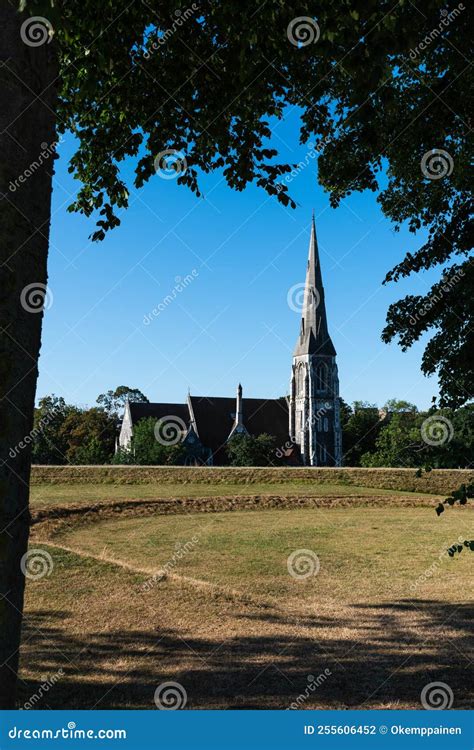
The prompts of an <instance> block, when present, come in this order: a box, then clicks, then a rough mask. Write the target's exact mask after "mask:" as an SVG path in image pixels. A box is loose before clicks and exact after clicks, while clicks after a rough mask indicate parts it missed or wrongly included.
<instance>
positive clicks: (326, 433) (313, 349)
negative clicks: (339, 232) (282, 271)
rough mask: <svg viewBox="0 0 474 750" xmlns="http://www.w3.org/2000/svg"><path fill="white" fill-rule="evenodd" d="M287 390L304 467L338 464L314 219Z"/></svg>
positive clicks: (330, 350) (334, 379)
mask: <svg viewBox="0 0 474 750" xmlns="http://www.w3.org/2000/svg"><path fill="white" fill-rule="evenodd" d="M290 389H291V390H290V410H289V411H290V438H291V439H292V441H293V442H294V443H295V444H296V445H298V446H299V448H300V451H301V458H302V460H303V463H304V464H305V465H307V466H340V465H341V461H342V435H341V423H340V416H339V411H340V410H339V379H338V374H337V365H336V350H335V349H334V345H333V343H332V341H331V337H330V336H329V332H328V324H327V317H326V305H325V302H324V288H323V282H322V276H321V265H320V261H319V251H318V243H317V240H316V227H315V224H314V215H313V220H312V224H311V238H310V241H309V257H308V268H307V271H306V283H305V290H304V300H303V311H302V317H301V328H300V334H299V336H298V341H297V343H296V348H295V351H294V354H293V367H292V373H291V386H290Z"/></svg>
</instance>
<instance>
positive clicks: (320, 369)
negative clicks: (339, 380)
mask: <svg viewBox="0 0 474 750" xmlns="http://www.w3.org/2000/svg"><path fill="white" fill-rule="evenodd" d="M327 375H328V370H327V367H326V365H325V364H324V362H321V364H319V365H318V366H317V368H316V390H318V391H325V390H326V388H327Z"/></svg>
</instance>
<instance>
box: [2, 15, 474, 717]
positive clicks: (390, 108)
mask: <svg viewBox="0 0 474 750" xmlns="http://www.w3.org/2000/svg"><path fill="white" fill-rule="evenodd" d="M443 7H444V4H443V2H442V1H441V0H427V2H425V3H424V5H423V13H420V12H419V10H418V8H416V7H415V6H414V5H413V4H411V3H405V2H400V3H396V4H393V3H390V2H388V0H381V1H380V2H375V1H374V0H371V1H370V2H367V0H350V1H349V0H340V2H339V3H337V5H334V4H330V3H323V2H321V0H318V2H309V3H308V4H307V5H306V6H305V13H306V14H307V31H309V33H310V35H311V34H312V39H310V42H311V41H312V42H314V43H309V44H308V43H306V42H307V37H305V36H304V35H303V37H297V36H294V35H293V38H291V37H292V32H291V31H290V27H289V24H290V22H291V21H292V20H293V19H295V18H297V17H299V16H301V5H300V4H298V3H293V2H288V1H287V0H269V1H268V2H266V3H263V4H261V5H260V6H259V7H258V9H257V12H256V9H255V3H253V2H250V0H243V1H242V2H239V3H234V4H233V3H222V2H219V1H218V0H208V1H207V2H206V3H205V4H203V5H202V6H201V5H200V6H199V9H198V11H197V12H195V13H194V14H192V15H190V16H189V17H188V18H187V19H186V22H185V23H182V24H181V25H179V26H176V23H175V22H176V11H177V10H180V8H179V3H178V2H176V1H175V0H160V2H157V1H154V2H152V3H137V2H133V3H129V2H125V0H115V1H114V2H112V0H105V2H102V3H101V6H100V13H98V12H97V3H96V2H92V0H83V2H81V3H79V2H77V0H72V1H71V2H68V3H66V2H54V3H53V2H52V1H50V2H46V0H41V1H39V0H24V2H22V3H21V8H22V10H23V13H22V14H18V13H17V8H16V7H15V4H14V3H9V2H2V3H0V57H1V59H2V61H4V64H3V66H2V75H1V78H0V87H1V90H0V94H1V100H2V108H1V110H0V134H1V135H0V154H1V160H2V164H1V166H2V168H1V169H0V194H1V195H2V196H3V197H4V200H3V206H2V212H1V214H0V222H1V223H0V232H1V235H2V246H1V249H0V252H1V272H0V273H1V277H0V288H1V289H2V298H1V299H0V330H2V331H3V332H4V333H3V334H2V339H1V344H0V346H1V349H0V363H1V364H0V422H1V424H3V425H7V429H6V431H5V432H4V433H3V434H2V435H0V467H1V468H0V488H1V489H0V492H1V496H0V546H1V548H2V550H3V565H2V568H1V572H0V603H1V604H0V627H1V638H0V664H6V662H7V660H8V659H9V660H10V661H9V665H8V668H7V667H5V666H4V667H2V668H1V669H0V707H10V706H12V705H13V701H14V685H15V672H16V665H17V657H16V656H14V655H15V654H17V652H18V645H19V625H20V622H21V611H22V605H23V586H24V581H23V578H22V575H21V573H20V572H19V571H20V570H21V568H20V561H21V558H22V556H23V554H24V553H25V552H26V547H27V538H28V520H29V516H28V490H27V487H28V481H29V469H30V459H31V451H28V450H25V451H23V452H22V453H21V454H19V455H18V456H16V457H15V459H9V458H8V454H9V451H10V449H11V447H12V446H14V445H16V444H18V443H19V441H21V439H22V438H23V437H24V436H25V435H27V434H29V433H30V431H31V429H32V426H33V409H34V397H35V387H36V377H37V362H38V355H39V348H40V339H41V320H42V311H41V305H39V304H38V303H37V302H36V305H33V306H32V304H31V300H30V298H31V294H30V292H31V290H32V289H36V290H40V297H41V296H43V297H44V295H45V293H46V291H45V289H46V282H47V273H46V261H47V252H48V238H49V223H50V213H51V184H52V183H51V179H52V172H53V159H52V158H51V159H45V160H43V161H41V162H38V155H39V154H40V153H41V150H42V144H43V143H46V144H48V145H52V144H53V143H54V142H55V141H56V139H57V135H58V133H64V132H66V131H70V132H73V133H74V134H75V136H76V139H77V144H78V147H77V151H76V153H75V154H74V156H73V157H72V160H71V169H72V171H73V173H74V174H75V176H76V177H77V178H78V179H79V180H80V181H81V183H82V186H81V188H80V190H79V192H78V194H77V197H76V200H75V201H74V203H73V205H72V207H71V208H72V210H78V211H81V212H82V213H84V214H85V215H86V216H92V215H94V218H96V219H97V230H96V232H95V233H94V235H93V236H94V238H95V239H101V238H103V237H104V235H105V232H106V231H107V230H108V229H110V228H113V227H115V226H117V225H118V224H119V219H118V216H117V213H118V212H119V211H120V210H121V209H123V208H125V207H126V206H127V204H128V190H127V187H126V185H125V183H124V182H123V180H122V178H121V175H120V169H119V168H120V165H121V163H122V162H123V160H124V159H125V158H127V157H131V158H132V159H134V160H135V163H136V170H135V180H134V185H135V187H140V186H141V185H142V184H143V182H144V181H146V180H148V179H149V178H150V177H152V176H153V175H154V174H155V163H156V160H157V158H158V165H160V164H162V162H163V159H165V161H166V158H165V157H164V156H163V152H164V151H166V150H168V149H172V150H173V151H174V153H175V155H176V154H178V157H177V159H178V167H179V165H181V167H182V168H180V169H179V177H178V182H179V183H180V184H182V185H187V186H188V187H190V188H191V189H192V190H194V191H195V192H196V194H197V195H199V194H200V193H199V185H198V173H199V171H201V172H209V171H211V170H213V169H222V170H223V174H224V177H225V179H226V181H227V183H228V184H229V185H230V186H231V187H233V188H235V189H238V190H242V189H243V188H244V187H245V186H246V185H247V184H248V183H249V182H251V181H254V182H255V183H256V184H257V185H258V186H260V187H261V188H263V189H264V190H265V191H266V192H267V193H268V194H269V195H273V196H275V197H276V199H277V200H278V201H280V202H281V203H283V204H285V205H288V204H289V205H292V206H294V201H293V200H292V199H291V197H290V196H289V195H288V191H287V187H286V185H284V184H282V185H281V186H280V187H279V186H278V181H279V179H280V178H281V177H282V176H284V175H285V173H287V172H288V171H289V170H290V169H291V166H290V165H287V164H280V163H278V154H277V151H276V149H274V148H273V147H272V146H270V145H269V138H270V136H271V118H281V117H282V116H283V114H284V110H285V107H286V106H287V105H294V106H297V107H300V109H301V112H302V117H303V127H302V131H301V139H302V141H303V142H304V143H307V142H308V141H309V140H310V139H311V141H312V142H316V143H317V145H318V150H319V151H320V159H319V166H318V169H319V179H320V182H321V183H322V184H323V185H324V186H325V187H326V188H327V189H328V190H329V192H330V194H331V201H332V203H333V205H337V203H338V202H339V201H340V200H341V198H343V197H344V196H346V195H347V194H349V193H350V192H351V191H353V190H364V189H370V190H378V187H379V186H378V182H377V172H379V171H380V170H381V167H382V164H386V165H387V177H388V184H387V186H386V187H384V188H383V189H382V191H381V193H380V196H379V199H380V204H381V207H382V210H383V211H384V213H385V214H386V215H387V216H388V217H390V218H391V219H393V221H395V222H396V223H397V224H399V223H402V222H404V221H408V223H409V227H410V229H412V230H413V231H416V230H418V229H420V228H425V230H426V231H427V233H428V239H427V240H426V241H424V244H423V245H422V247H420V249H419V250H418V251H416V252H415V253H414V254H412V255H409V256H408V255H407V258H406V259H405V261H404V262H403V263H402V264H400V265H399V266H397V268H396V269H394V271H393V272H392V273H391V274H389V275H388V276H387V280H395V281H396V280H397V278H399V277H400V276H403V275H407V274H409V273H411V272H413V271H417V270H420V269H423V268H429V267H432V266H435V265H437V264H446V263H448V262H451V261H452V259H453V258H455V259H457V263H458V265H459V270H460V271H462V272H463V273H462V276H461V277H460V281H456V282H454V278H455V273H454V270H453V266H451V267H449V268H447V269H446V271H445V272H444V277H443V283H442V288H441V289H437V288H436V289H435V287H433V288H432V290H431V291H430V292H429V293H428V295H427V297H430V299H429V300H428V302H434V297H435V296H436V297H438V295H439V293H440V292H441V291H442V292H443V295H444V296H443V301H444V304H440V303H439V302H435V303H434V304H432V306H431V307H430V310H429V312H428V313H426V314H419V310H420V305H421V304H423V305H425V303H426V298H406V300H403V301H402V302H401V303H399V305H398V306H397V305H394V306H392V308H391V309H390V311H389V318H388V325H387V328H386V330H385V332H384V337H385V339H386V340H390V339H391V338H394V337H399V339H400V343H401V345H402V346H403V347H407V346H410V345H411V344H412V342H413V341H415V340H417V339H418V338H419V337H420V335H421V334H422V333H423V332H424V331H433V330H435V331H436V333H435V335H434V336H433V338H432V339H431V341H430V342H429V343H428V345H427V347H426V349H425V354H424V358H423V363H422V365H423V369H424V371H425V372H432V371H435V370H436V371H438V373H439V376H440V384H441V395H442V400H443V403H446V404H448V403H450V402H452V403H453V404H454V403H456V404H458V405H459V404H460V403H463V402H464V401H465V400H466V399H467V398H468V397H469V394H470V393H471V392H472V391H471V389H470V385H471V383H472V380H473V371H474V366H473V355H472V352H473V351H474V347H473V346H472V343H473V339H472V337H473V333H472V330H471V329H470V328H469V326H467V325H466V318H467V317H468V316H471V317H472V312H473V304H474V302H473V294H472V287H473V270H472V266H469V265H468V261H466V260H465V258H466V256H467V253H468V252H469V247H470V245H469V236H468V232H469V224H468V219H469V210H470V203H469V192H468V191H469V171H468V170H469V153H468V147H469V144H468V140H467V132H468V125H469V121H470V120H469V118H470V112H469V110H468V107H469V100H468V97H466V96H464V89H465V88H466V87H467V85H468V82H469V76H472V70H471V69H470V68H469V66H468V65H466V58H467V59H468V58H469V43H470V42H469V38H470V33H469V32H470V23H469V20H470V19H469V17H468V11H467V10H466V11H463V12H462V13H460V15H459V16H458V17H456V18H454V20H453V22H450V23H448V24H447V26H446V27H443V28H442V31H443V33H442V34H440V35H439V36H438V37H437V38H436V39H435V41H434V42H433V43H432V44H429V45H427V46H426V45H425V49H424V50H423V51H419V52H415V55H414V56H413V54H412V52H413V48H416V46H417V45H419V43H420V41H421V40H422V39H423V38H424V37H425V35H426V34H427V32H428V31H430V30H431V29H432V28H433V26H435V25H436V24H438V23H439V22H440V21H439V19H440V10H441V9H442V8H443ZM30 16H43V17H45V18H46V23H45V24H44V27H45V35H44V42H45V43H44V44H38V43H36V42H37V39H36V40H35V43H34V44H33V45H31V44H28V42H27V41H25V38H26V39H27V36H26V34H25V28H26V27H25V23H27V22H28V20H29V17H30ZM314 19H317V25H316V26H315V20H314ZM308 22H309V28H308ZM175 27H176V28H175ZM170 29H171V30H172V32H173V33H171V34H170V33H168V34H167V37H166V43H165V44H160V41H161V40H162V39H163V35H164V33H165V31H169V30H170ZM298 38H300V39H301V40H302V42H303V44H300V45H299V44H298ZM202 61H205V64H203V63H202ZM342 61H343V64H341V63H342ZM151 90H154V91H159V92H164V93H163V97H166V106H164V105H163V106H160V103H158V104H157V99H156V96H153V95H150V91H151ZM160 96H161V94H160ZM434 148H437V149H441V150H444V151H446V152H447V153H448V155H449V160H447V164H448V168H447V169H446V170H445V173H444V174H443V175H442V177H440V179H438V180H431V179H430V178H429V177H427V176H426V170H425V172H421V170H420V164H423V165H424V164H425V162H426V161H429V156H430V154H431V152H432V150H433V149H434ZM427 154H428V159H425V156H426V155H427ZM34 162H36V163H39V166H38V168H36V169H35V170H34V171H33V172H32V173H31V176H30V177H29V178H28V179H27V180H25V181H23V183H21V185H20V188H19V189H14V190H12V189H11V187H10V186H11V185H12V184H13V185H15V183H16V181H17V180H18V179H19V177H20V176H23V175H24V174H26V173H27V172H28V170H30V172H31V169H30V167H31V164H32V163H34ZM451 162H452V164H453V168H451ZM184 164H186V168H184ZM451 281H453V282H454V287H455V291H454V290H451V291H449V289H450V287H449V284H450V282H451ZM445 287H446V288H448V291H445ZM430 295H431V296H430ZM37 299H38V296H36V300H37ZM33 301H34V299H33ZM25 302H28V303H27V304H25ZM417 314H418V318H416V317H415V316H416V315H417ZM411 317H413V318H414V320H415V323H414V324H411V323H409V320H410V318H411ZM7 396H8V398H7ZM7 409H8V414H7ZM7 527H8V530H9V533H8V534H6V532H5V529H6V528H7ZM7 593H9V598H8V600H7V598H6V594H7Z"/></svg>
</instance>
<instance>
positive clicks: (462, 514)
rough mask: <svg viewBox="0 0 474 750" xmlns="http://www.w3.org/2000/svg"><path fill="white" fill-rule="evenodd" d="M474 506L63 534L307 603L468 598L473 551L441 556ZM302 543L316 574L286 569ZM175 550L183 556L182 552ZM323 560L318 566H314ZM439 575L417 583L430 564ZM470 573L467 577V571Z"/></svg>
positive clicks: (198, 517)
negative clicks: (439, 512)
mask: <svg viewBox="0 0 474 750" xmlns="http://www.w3.org/2000/svg"><path fill="white" fill-rule="evenodd" d="M472 520H473V515H472V513H471V512H470V509H465V510H464V509H461V510H460V511H459V510H457V509H456V510H453V512H447V513H445V514H444V516H443V517H442V518H440V519H438V518H437V517H436V515H435V514H434V512H430V511H428V510H427V509H425V508H409V509H408V508H407V509H402V508H340V509H323V510H322V509H320V508H315V509H307V508H302V509H298V510H265V511H252V512H233V513H212V514H209V515H206V516H203V515H202V514H188V515H177V516H154V517H147V518H124V519H120V520H109V521H102V522H99V523H97V524H95V525H93V526H87V527H84V528H77V529H73V530H72V531H71V532H68V533H65V534H62V535H61V541H62V542H64V544H65V545H67V546H71V547H73V548H74V549H78V550H82V551H84V552H85V553H88V554H90V555H93V556H103V557H105V558H110V559H115V560H117V561H123V562H124V563H127V564H128V565H130V566H132V567H136V568H138V569H142V570H149V571H150V572H156V571H159V570H161V569H165V570H169V571H170V572H172V573H175V574H177V575H183V576H188V577H191V578H195V579H200V580H204V581H207V582H209V583H211V584H214V585H219V586H221V587H230V588H232V589H235V590H237V591H239V592H242V594H252V595H257V596H269V597H276V598H277V599H278V601H279V602H280V603H281V602H285V603H290V604H291V606H292V607H294V606H296V605H297V604H298V603H304V604H305V606H313V605H314V606H318V607H319V606H321V605H322V604H325V605H327V606H330V605H331V602H333V601H334V600H337V601H339V602H342V603H344V604H353V603H357V602H369V601H370V602H371V603H372V602H374V601H377V602H379V601H387V600H394V599H400V598H405V597H408V596H413V595H414V596H416V597H418V596H421V597H435V598H438V597H440V596H442V597H446V599H447V600H449V601H451V600H456V599H459V600H462V598H463V596H464V595H465V591H466V582H467V580H468V574H469V564H470V563H471V560H470V559H469V553H468V552H467V551H465V552H464V554H463V555H461V556H460V559H456V560H452V559H451V558H449V557H448V556H447V555H446V554H443V553H444V552H445V550H446V548H447V547H448V546H450V544H452V543H453V542H455V541H456V540H457V539H458V537H459V536H460V535H461V536H462V538H472V536H473V527H472ZM297 550H306V551H309V554H308V552H304V551H303V552H300V553H299V554H298V555H296V559H299V558H301V559H302V565H303V567H302V569H301V571H299V569H298V566H297V563H295V565H296V568H295V570H296V573H298V572H305V571H306V563H305V559H308V560H309V563H308V564H309V569H311V566H312V565H313V562H312V560H314V555H316V556H317V558H318V561H319V572H318V574H317V575H314V576H309V577H308V578H305V579H299V578H296V579H295V578H293V577H292V576H291V575H289V573H288V567H287V558H288V556H289V555H290V554H291V553H294V552H295V551H297ZM178 553H179V554H178ZM316 565H317V563H316ZM433 565H434V567H435V570H434V571H433V572H434V574H432V575H429V574H428V576H425V578H426V580H419V579H420V576H423V575H424V574H425V573H426V571H427V570H428V569H430V570H431V566H433ZM464 576H466V578H465V577H464Z"/></svg>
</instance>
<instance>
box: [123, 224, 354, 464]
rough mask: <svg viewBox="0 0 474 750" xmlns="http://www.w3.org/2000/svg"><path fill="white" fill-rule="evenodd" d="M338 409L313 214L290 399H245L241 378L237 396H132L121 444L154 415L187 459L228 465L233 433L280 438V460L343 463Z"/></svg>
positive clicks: (159, 431) (163, 438)
mask: <svg viewBox="0 0 474 750" xmlns="http://www.w3.org/2000/svg"><path fill="white" fill-rule="evenodd" d="M339 408H340V407H339V379H338V371H337V364H336V350H335V348H334V344H333V343H332V340H331V337H330V335H329V329H328V322H327V315H326V304H325V300H324V287H323V281H322V273H321V263H320V258H319V251H318V243H317V239H316V227H315V223H314V216H313V219H312V222H311V234H310V240H309V252H308V264H307V269H306V281H305V288H304V297H303V308H302V315H301V322H300V330H299V334H298V338H297V341H296V347H295V350H294V353H293V361H292V366H291V379H290V395H289V397H288V398H279V399H265V398H244V396H243V391H242V386H241V385H240V383H239V385H238V387H237V393H236V396H235V398H222V397H214V396H193V395H191V394H190V393H188V396H187V399H186V401H185V403H181V404H172V403H141V402H140V403H131V402H127V403H126V405H125V412H124V416H123V420H122V425H121V429H120V436H119V441H118V442H119V446H120V448H122V449H124V450H130V449H131V447H132V438H133V426H134V424H136V423H137V422H138V421H139V420H140V419H144V418H147V417H152V418H153V419H156V422H157V425H156V429H155V435H156V438H157V440H160V442H163V444H169V445H171V444H175V443H177V442H181V443H182V444H183V446H184V448H185V455H186V459H185V463H186V464H188V465H205V466H206V465H207V466H214V465H215V466H219V465H222V464H225V463H226V445H227V443H228V441H229V440H230V439H231V438H232V437H234V435H238V434H244V435H245V434H247V435H253V436H254V437H257V436H258V435H261V434H262V433H266V434H269V435H273V436H274V437H275V439H276V444H277V446H278V449H277V451H276V456H275V464H278V463H281V460H280V459H283V462H286V463H297V464H302V465H305V466H340V465H341V462H342V434H341V423H340V415H339ZM167 441H168V442H167ZM277 456H278V458H277Z"/></svg>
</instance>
